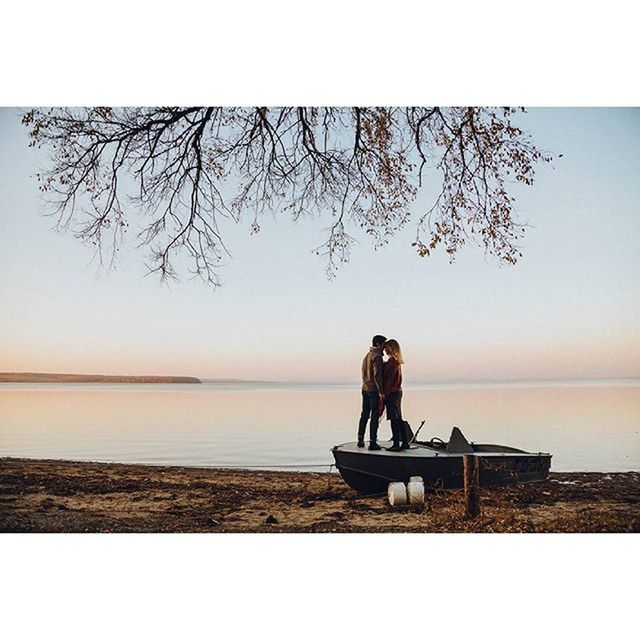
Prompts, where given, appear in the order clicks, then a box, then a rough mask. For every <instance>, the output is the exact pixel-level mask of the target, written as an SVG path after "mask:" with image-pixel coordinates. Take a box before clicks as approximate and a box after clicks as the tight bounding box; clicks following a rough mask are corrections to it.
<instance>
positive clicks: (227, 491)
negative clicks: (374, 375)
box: [0, 458, 640, 533]
mask: <svg viewBox="0 0 640 640" xmlns="http://www.w3.org/2000/svg"><path fill="white" fill-rule="evenodd" d="M0 531H3V532H9V531H11V532H149V533H151V532H220V533H222V532H224V533H237V532H304V533H306V532H465V531H466V532H639V531H640V473H635V472H629V473H608V474H605V473H552V474H551V475H550V477H549V479H548V480H547V481H545V482H540V483H536V484H530V485H520V486H512V487H500V488H493V489H483V490H482V515H481V516H480V517H478V518H476V519H474V520H467V519H465V518H464V503H463V496H462V492H461V491H451V492H440V493H437V494H430V495H428V496H427V501H426V504H425V506H424V508H423V509H421V510H420V511H419V512H416V511H412V510H409V509H408V508H402V509H398V508H396V509H393V508H391V507H390V506H389V505H388V503H387V501H386V499H385V498H381V497H377V498H372V497H362V496H358V495H357V494H356V493H355V492H354V491H353V490H352V489H350V488H349V487H348V486H347V485H346V484H345V483H344V482H343V481H342V479H341V478H340V476H339V475H337V474H326V473H325V474H317V473H288V472H272V471H245V470H237V469H200V468H188V467H155V466H146V465H124V464H103V463H94V462H68V461H56V460H26V459H17V458H1V459H0Z"/></svg>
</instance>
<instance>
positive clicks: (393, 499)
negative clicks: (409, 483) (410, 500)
mask: <svg viewBox="0 0 640 640" xmlns="http://www.w3.org/2000/svg"><path fill="white" fill-rule="evenodd" d="M387 496H388V497H389V504H390V505H391V506H392V507H395V506H397V505H400V504H407V487H405V485H404V482H390V483H389V487H388V488H387Z"/></svg>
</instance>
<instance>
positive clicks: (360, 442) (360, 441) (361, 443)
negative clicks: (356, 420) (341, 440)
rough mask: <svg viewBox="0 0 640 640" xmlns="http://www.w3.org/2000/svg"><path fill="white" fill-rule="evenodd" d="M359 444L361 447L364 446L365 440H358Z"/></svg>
mask: <svg viewBox="0 0 640 640" xmlns="http://www.w3.org/2000/svg"><path fill="white" fill-rule="evenodd" d="M358 446H359V447H360V448H362V447H364V440H358Z"/></svg>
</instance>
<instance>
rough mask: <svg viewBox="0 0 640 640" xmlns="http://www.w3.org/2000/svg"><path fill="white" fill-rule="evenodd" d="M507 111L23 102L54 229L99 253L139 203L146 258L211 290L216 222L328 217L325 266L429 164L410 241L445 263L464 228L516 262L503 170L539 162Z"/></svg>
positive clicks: (393, 209)
mask: <svg viewBox="0 0 640 640" xmlns="http://www.w3.org/2000/svg"><path fill="white" fill-rule="evenodd" d="M516 111H517V110H516V109H512V108H502V109H493V108H474V107H452V108H440V107H408V108H404V109H401V108H389V107H343V108H336V107H278V108H267V107H255V108H234V107H154V108H128V107H127V108H110V107H98V108H78V109H71V108H57V109H33V110H31V111H28V112H27V113H25V114H24V116H23V123H24V124H25V125H26V126H27V127H29V129H30V137H31V145H32V146H35V147H42V148H44V149H46V150H48V151H49V152H50V166H49V167H48V168H47V170H46V171H44V172H43V173H42V174H40V175H39V176H38V180H39V182H40V188H41V190H42V191H43V192H44V193H45V194H46V195H47V198H48V199H49V201H50V202H51V204H52V205H53V212H54V214H55V215H56V216H57V223H58V226H59V227H61V228H64V229H71V230H72V231H73V233H74V234H75V235H76V236H77V237H78V238H79V239H80V240H83V241H86V242H90V243H92V244H93V245H94V246H95V247H96V250H97V251H98V252H99V255H100V256H101V260H103V256H105V257H106V256H109V261H108V262H109V264H113V260H114V257H115V255H116V252H117V251H118V248H119V247H120V245H121V243H122V240H123V237H124V234H125V233H126V231H127V230H128V229H129V226H130V220H131V217H132V216H134V215H135V214H136V212H139V213H141V214H142V218H141V219H142V220H143V221H144V224H143V225H142V228H141V230H139V231H138V232H137V233H138V245H139V246H140V247H144V246H148V247H149V248H150V259H149V262H148V267H149V270H150V271H151V272H153V273H158V274H159V275H160V277H161V278H162V279H166V278H172V277H175V276H176V270H175V268H174V261H175V258H176V257H177V256H178V255H180V254H183V255H186V256H188V257H189V258H190V261H191V271H192V273H193V274H194V275H197V276H199V277H201V278H203V279H204V280H205V281H206V282H207V283H209V284H212V285H214V286H216V285H218V284H219V281H218V277H217V274H218V270H219V266H220V263H221V261H222V259H223V258H224V257H225V256H228V255H229V252H228V251H227V249H226V247H225V244H224V242H223V239H222V236H221V234H220V230H219V226H218V223H219V222H220V220H221V219H224V218H230V219H233V220H235V221H241V220H242V219H244V218H245V217H246V216H250V218H251V231H252V232H253V233H257V232H258V231H259V230H260V219H261V217H262V216H263V215H264V214H265V213H267V212H275V213H286V214H288V215H290V216H291V217H292V218H293V219H297V218H299V217H300V216H303V215H314V216H321V217H327V218H329V219H330V220H331V224H330V226H329V228H328V239H327V241H326V243H325V244H324V245H322V246H321V247H319V248H318V249H317V250H316V252H317V253H319V254H321V255H324V256H325V257H326V259H327V264H328V271H329V273H331V274H333V273H335V270H336V269H337V267H338V266H339V265H340V264H341V263H343V262H345V261H347V260H349V257H350V247H351V245H352V244H353V242H354V241H355V239H354V237H353V236H352V235H351V234H350V233H348V232H347V226H351V227H354V228H358V227H359V228H361V229H363V230H364V232H365V233H366V234H368V235H369V236H371V237H372V239H373V242H374V245H375V246H381V245H383V244H385V243H387V242H388V241H389V239H390V238H391V237H393V236H394V234H395V233H396V232H397V231H398V230H399V229H401V228H402V227H403V226H405V225H406V224H407V222H408V221H409V219H410V215H411V205H412V204H413V202H414V200H415V198H416V195H417V193H418V190H419V189H420V188H421V187H422V176H423V172H424V171H425V170H426V169H432V170H435V171H439V172H440V174H441V189H440V191H439V194H438V195H436V197H435V200H434V204H433V206H432V207H431V208H430V209H429V210H428V211H427V212H425V213H424V214H423V215H421V216H420V217H419V218H418V220H417V225H416V238H415V241H414V243H413V245H414V246H415V247H416V249H417V251H418V253H419V254H420V255H422V256H428V255H430V254H431V252H432V251H433V250H434V249H436V248H437V247H438V246H439V245H441V244H442V245H443V246H444V247H445V250H446V251H447V253H448V254H449V256H450V258H451V259H453V258H454V257H455V255H456V253H457V251H458V250H459V249H460V247H461V246H462V245H463V244H464V243H465V241H466V240H469V239H473V240H475V241H477V242H479V243H480V244H481V245H482V246H484V248H485V250H486V251H487V253H489V254H492V255H495V256H497V257H498V258H499V259H500V260H502V261H505V262H508V263H514V262H515V261H516V260H517V258H518V257H519V255H520V254H519V251H518V249H517V246H516V243H517V241H518V239H519V238H520V237H521V235H522V233H523V230H522V226H521V225H517V224H516V223H515V221H514V219H513V204H514V199H513V196H512V195H510V194H509V192H508V190H507V186H506V185H507V183H508V182H511V181H515V182H520V183H523V184H526V185H530V184H532V183H533V180H534V166H535V165H536V163H538V162H539V161H545V162H548V161H550V158H549V157H547V156H545V155H543V154H542V153H541V152H540V151H539V150H538V149H537V148H536V147H535V146H534V144H533V143H532V141H531V140H530V138H529V136H528V135H526V134H525V133H524V132H523V131H522V130H520V129H519V128H518V127H516V126H515V125H514V124H513V117H514V115H515V113H516Z"/></svg>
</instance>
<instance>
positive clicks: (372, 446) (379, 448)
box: [369, 442, 382, 451]
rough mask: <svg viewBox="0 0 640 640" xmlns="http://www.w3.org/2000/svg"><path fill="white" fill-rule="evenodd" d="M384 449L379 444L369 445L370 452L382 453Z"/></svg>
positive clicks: (371, 443)
mask: <svg viewBox="0 0 640 640" xmlns="http://www.w3.org/2000/svg"><path fill="white" fill-rule="evenodd" d="M381 449H382V447H381V446H380V445H379V444H378V443H377V442H370V443H369V451H380V450H381Z"/></svg>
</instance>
